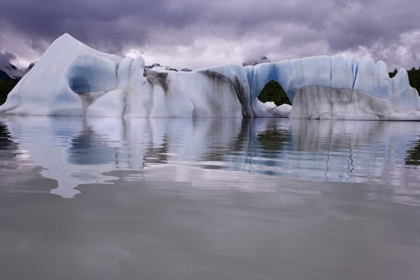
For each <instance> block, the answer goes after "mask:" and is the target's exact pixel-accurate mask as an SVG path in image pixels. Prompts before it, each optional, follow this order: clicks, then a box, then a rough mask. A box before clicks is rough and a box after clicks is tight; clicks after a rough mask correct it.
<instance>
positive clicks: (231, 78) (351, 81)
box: [0, 34, 420, 120]
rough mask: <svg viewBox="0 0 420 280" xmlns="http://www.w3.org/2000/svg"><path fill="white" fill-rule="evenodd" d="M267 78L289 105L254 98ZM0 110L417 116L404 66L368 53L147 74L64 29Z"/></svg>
mask: <svg viewBox="0 0 420 280" xmlns="http://www.w3.org/2000/svg"><path fill="white" fill-rule="evenodd" d="M271 80H275V81H277V82H278V83H279V84H280V85H281V86H282V87H283V89H284V90H285V92H286V94H287V95H288V97H289V99H290V100H291V102H292V103H293V109H292V107H291V106H289V105H285V104H284V105H281V106H276V105H275V104H274V103H272V102H266V103H262V102H260V101H259V100H258V94H259V93H260V92H261V90H262V89H263V87H264V86H265V85H266V84H267V82H269V81H271ZM321 89H322V90H321ZM295 96H299V98H295ZM336 101H337V102H338V103H337V102H336ZM343 108H344V109H345V110H344V109H343ZM337 112H339V113H337ZM0 114H18V115H75V116H80V115H89V116H109V117H121V116H123V117H188V118H191V117H235V118H242V117H247V118H251V117H288V116H289V115H290V117H293V118H318V119H319V118H327V119H328V118H329V119H373V120H375V119H383V120H386V119H392V120H420V98H419V96H418V93H417V91H416V90H415V89H413V88H411V87H410V85H409V81H408V75H407V72H406V71H405V70H404V69H400V70H399V71H398V74H397V75H396V76H395V77H394V78H392V79H391V78H389V76H388V70H387V67H386V65H385V63H383V62H381V61H380V62H378V63H374V61H373V60H372V59H370V58H364V59H362V60H360V61H356V60H355V59H354V58H350V59H345V58H343V57H342V56H333V57H327V56H318V57H309V58H303V59H294V60H290V61H280V62H277V63H262V64H258V65H255V66H246V67H243V66H242V65H239V64H238V65H223V66H216V67H209V68H203V69H199V70H195V71H192V72H175V71H166V70H164V69H163V70H162V69H161V70H159V71H154V70H153V69H148V68H147V67H145V64H144V60H143V58H142V57H138V58H137V59H132V58H124V59H122V58H120V57H117V56H115V55H109V54H105V53H101V52H99V51H96V50H93V49H92V48H90V47H88V46H86V45H84V44H82V43H81V42H79V41H77V40H76V39H74V38H72V37H71V36H70V35H67V34H65V35H63V36H61V37H60V38H58V39H57V40H56V41H55V42H54V43H53V44H52V45H51V46H50V48H49V49H48V50H47V51H46V52H45V53H44V55H43V56H42V58H41V59H40V61H39V62H38V63H37V64H36V65H35V66H34V68H33V69H32V70H31V71H30V72H29V73H28V74H27V75H26V76H24V78H23V79H22V80H21V81H20V82H19V84H18V85H17V86H16V87H15V88H14V89H13V91H12V92H11V93H10V94H9V97H8V99H7V101H6V103H5V104H4V105H3V106H0Z"/></svg>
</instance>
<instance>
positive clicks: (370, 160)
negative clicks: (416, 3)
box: [0, 117, 420, 198]
mask: <svg viewBox="0 0 420 280" xmlns="http://www.w3.org/2000/svg"><path fill="white" fill-rule="evenodd" d="M1 123H2V125H1V126H0V133H1V134H0V150H1V151H0V161H1V162H0V164H1V165H0V166H6V165H7V166H15V167H14V168H16V169H19V168H21V166H25V170H30V169H31V168H32V169H31V170H35V169H36V167H39V166H40V167H42V168H43V169H42V170H39V168H38V169H36V170H38V171H37V172H35V173H39V172H40V173H41V174H42V176H44V177H46V178H50V179H53V180H56V181H57V188H55V189H53V190H51V193H54V194H57V195H60V196H62V197H65V198H71V197H74V196H75V195H76V194H78V193H80V191H79V190H77V189H76V187H77V186H79V185H80V184H90V183H107V182H109V180H110V176H115V174H116V173H115V172H114V171H133V172H138V177H136V178H135V180H155V179H156V180H175V177H176V176H178V177H179V176H181V175H182V174H180V173H183V172H184V171H185V170H186V168H187V169H188V168H198V169H200V170H213V171H212V172H217V173H212V174H211V175H209V174H210V173H208V174H207V175H206V176H209V177H214V178H216V177H217V178H219V179H220V178H223V182H224V183H226V184H225V186H229V185H230V186H233V185H235V184H236V185H240V184H242V183H243V181H244V180H245V177H246V178H248V179H249V176H252V174H254V173H257V174H262V175H271V176H277V177H287V178H297V179H305V180H317V181H337V182H338V181H339V182H356V183H357V182H368V183H372V184H377V183H380V184H386V185H392V186H395V190H397V189H398V192H408V191H410V192H412V191H413V190H414V189H415V188H416V186H417V185H418V183H419V182H420V174H419V172H418V171H419V170H418V165H419V163H420V156H419V154H420V153H419V150H420V140H419V135H420V123H415V122H357V121H313V120H312V121H309V120H289V119H253V120H250V119H196V120H191V119H120V118H115V119H114V118H87V119H83V118H49V117H31V118H24V117H12V118H4V119H3V120H2V122H1ZM16 154H24V155H25V157H24V161H22V157H20V158H19V159H18V158H17V157H15V156H11V155H16ZM6 155H7V156H6ZM164 166H176V167H179V168H178V169H176V170H178V171H176V172H174V171H173V170H172V171H171V173H170V174H169V173H168V174H164V171H163V169H161V168H158V167H164ZM30 167H31V168H30ZM146 170H147V171H148V173H147V175H145V173H144V172H145V171H146ZM182 170H184V171H182ZM228 171H229V172H228ZM1 172H2V171H1V170H0V173H1ZM31 172H32V174H34V172H33V171H31ZM153 172H155V173H153ZM185 172H186V171H185ZM188 172H190V173H191V171H188ZM188 172H186V173H185V174H184V175H182V176H184V177H183V181H188V180H192V179H191V178H190V177H189V176H192V175H191V174H190V173H188ZM209 172H210V171H209ZM232 172H235V173H232ZM152 173H153V174H152ZM110 174H114V175H110ZM118 174H119V173H118ZM188 174H190V175H188ZM232 174H235V175H232ZM238 174H239V175H238ZM240 174H242V175H240ZM1 175H2V178H5V177H4V176H3V174H1ZM188 178H190V179H188ZM132 179H133V178H131V179H130V178H120V180H132ZM248 179H247V180H248ZM2 180H3V179H2ZM8 180H10V178H9V179H8ZM252 181H254V180H252ZM214 183H215V184H216V182H214ZM219 183H220V181H218V184H219ZM253 184H254V185H255V184H256V183H255V182H253ZM248 187H249V186H248ZM254 187H255V188H258V186H257V185H255V186H254Z"/></svg>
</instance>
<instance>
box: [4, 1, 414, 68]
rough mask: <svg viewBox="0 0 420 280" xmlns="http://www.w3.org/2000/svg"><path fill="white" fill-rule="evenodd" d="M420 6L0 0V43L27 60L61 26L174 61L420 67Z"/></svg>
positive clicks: (149, 58) (123, 51)
mask: <svg viewBox="0 0 420 280" xmlns="http://www.w3.org/2000/svg"><path fill="white" fill-rule="evenodd" d="M419 10H420V2H418V0H397V1H386V2H385V1H380V0H372V1H359V0H355V1H344V0H338V1H333V0H326V1H311V0H295V1H278V0H260V1H250V0H214V1H194V0H178V1H170V0H140V1H139V0H125V1H117V0H92V1H86V0H84V1H83V0H73V1H57V0H54V1H52V0H38V1H34V0H19V1H4V0H2V3H1V9H0V24H1V26H2V28H1V30H0V50H1V51H2V52H3V53H6V52H7V53H9V54H11V56H10V57H9V59H10V60H13V61H15V62H20V63H29V62H31V61H33V60H37V59H38V58H39V56H40V55H41V54H42V53H43V52H44V51H45V49H46V48H47V47H48V46H49V44H50V43H51V42H52V41H53V40H54V39H55V38H57V37H58V36H60V35H62V34H63V33H69V34H71V35H72V36H74V37H75V38H77V39H79V40H80V41H82V42H84V43H86V44H88V45H90V46H92V47H94V48H96V49H99V50H102V51H105V52H111V53H115V54H118V55H121V56H125V55H127V54H128V55H131V56H136V55H139V54H140V55H142V56H143V57H144V58H145V59H146V63H149V64H151V63H153V62H159V63H162V64H165V65H171V66H173V67H179V68H181V67H189V68H198V67H204V66H210V65H215V64H221V63H242V62H243V61H244V60H245V59H249V58H258V57H259V56H267V57H268V58H269V59H270V60H271V61H276V60H281V59H291V58H295V57H296V58H301V57H304V56H311V55H320V54H327V55H334V54H337V53H343V54H344V55H356V56H358V57H362V56H365V55H369V56H372V57H373V58H374V59H375V60H383V61H385V62H386V63H388V65H389V67H390V68H391V69H392V68H393V67H406V68H411V67H413V66H415V67H419V66H420V16H419V12H418V11H419ZM14 56H16V57H14Z"/></svg>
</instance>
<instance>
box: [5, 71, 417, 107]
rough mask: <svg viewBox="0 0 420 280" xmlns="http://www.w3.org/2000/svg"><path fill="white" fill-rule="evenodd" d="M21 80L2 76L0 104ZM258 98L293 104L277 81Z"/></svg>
mask: <svg viewBox="0 0 420 280" xmlns="http://www.w3.org/2000/svg"><path fill="white" fill-rule="evenodd" d="M407 73H408V79H409V81H410V85H411V86H412V87H413V88H415V89H417V92H419V93H420V68H419V69H415V68H414V67H413V68H412V69H411V70H408V71H407ZM396 74H397V69H395V70H394V72H391V73H389V76H390V77H391V78H392V77H394V76H395V75H396ZM18 82H19V80H18V79H16V80H13V79H4V78H0V105H1V104H3V103H4V102H5V101H6V98H7V95H8V94H9V92H10V91H11V90H12V89H13V88H14V86H15V85H16V84H17V83H18ZM258 99H259V100H260V101H261V102H267V101H273V102H274V103H276V105H277V106H279V105H281V104H285V103H286V104H291V103H290V100H289V98H288V97H287V95H286V93H285V92H284V90H283V88H282V87H281V86H280V85H279V84H278V83H277V82H275V81H270V82H268V83H267V85H266V86H265V87H264V88H263V90H262V91H261V93H260V95H259V96H258Z"/></svg>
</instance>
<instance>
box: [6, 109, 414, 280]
mask: <svg viewBox="0 0 420 280" xmlns="http://www.w3.org/2000/svg"><path fill="white" fill-rule="evenodd" d="M419 260H420V123H419V122H360V121H359V122H357V121H347V122H346V121H308V120H288V119H255V120H241V119H197V120H190V119H114V118H88V119H83V118H48V117H13V118H9V117H8V118H0V273H1V275H2V277H4V278H5V279H241V280H244V279H419V275H420V266H419V265H418V263H419Z"/></svg>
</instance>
